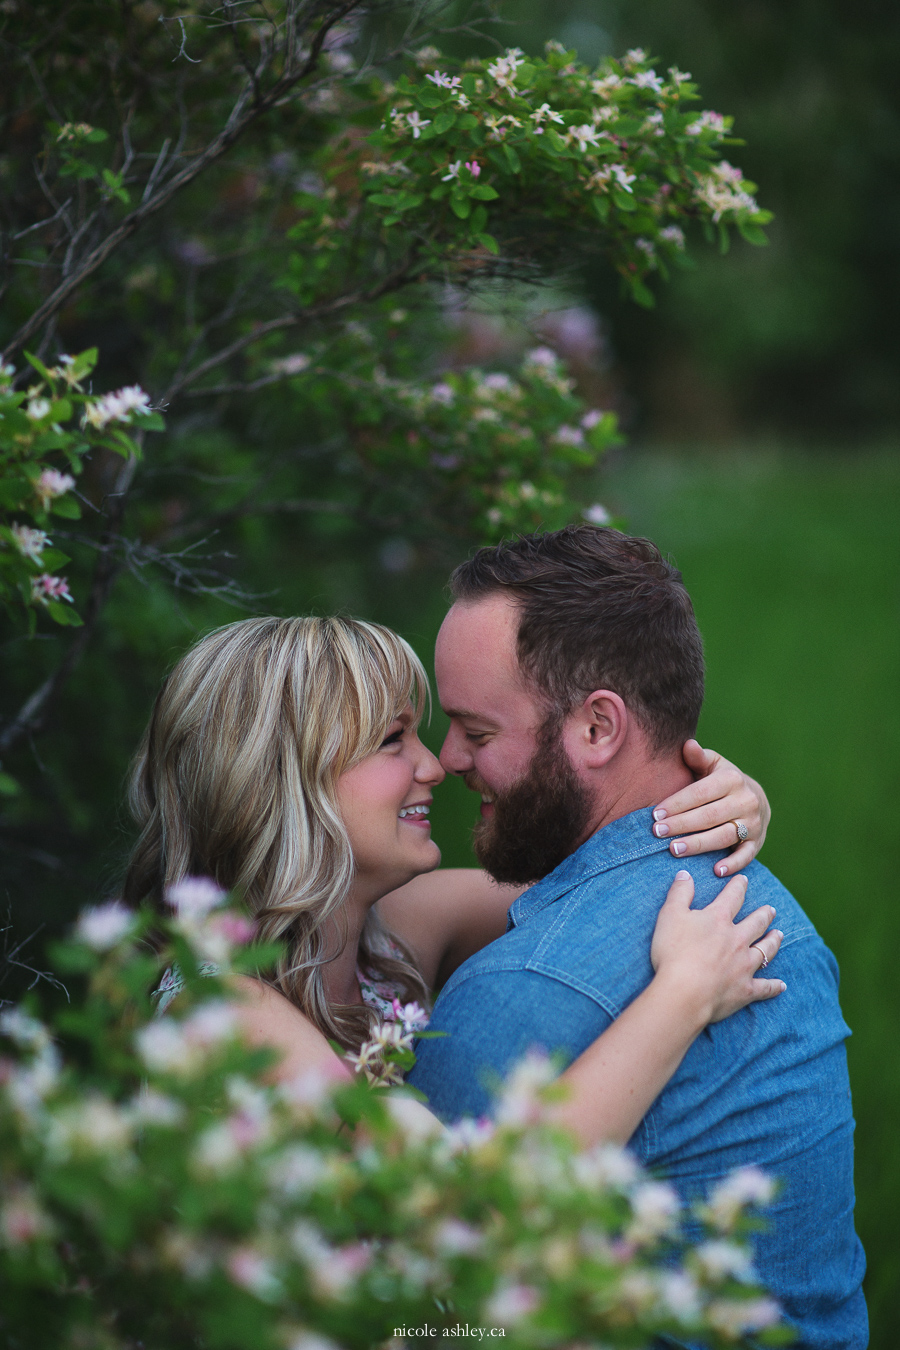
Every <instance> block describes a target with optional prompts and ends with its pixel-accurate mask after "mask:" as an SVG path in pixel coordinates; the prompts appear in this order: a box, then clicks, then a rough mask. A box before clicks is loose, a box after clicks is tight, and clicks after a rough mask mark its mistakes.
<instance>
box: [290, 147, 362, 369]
mask: <svg viewBox="0 0 900 1350" xmlns="http://www.w3.org/2000/svg"><path fill="white" fill-rule="evenodd" d="M362 167H363V168H364V169H365V168H366V165H365V164H364V165H363V166H362ZM369 167H372V166H369ZM375 167H376V168H377V169H378V170H380V169H381V167H382V166H381V165H380V164H379V165H376V166H375ZM308 366H309V357H308V356H307V355H306V353H305V352H294V353H292V355H291V356H281V357H279V358H278V360H277V361H273V362H272V365H271V370H272V374H273V375H300V374H301V373H302V372H303V371H304V370H306V369H307V367H308Z"/></svg>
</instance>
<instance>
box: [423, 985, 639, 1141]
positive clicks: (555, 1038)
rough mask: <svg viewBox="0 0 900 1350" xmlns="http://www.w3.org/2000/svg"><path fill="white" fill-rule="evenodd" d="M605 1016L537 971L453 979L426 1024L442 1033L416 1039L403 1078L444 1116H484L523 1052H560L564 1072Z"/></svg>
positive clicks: (593, 1036)
mask: <svg viewBox="0 0 900 1350" xmlns="http://www.w3.org/2000/svg"><path fill="white" fill-rule="evenodd" d="M611 1021H612V1018H611V1017H610V1015H609V1014H608V1013H607V1012H606V1010H605V1009H604V1008H602V1007H601V1006H600V1005H599V1004H598V1003H596V1002H595V1001H594V1000H593V999H592V998H590V997H589V996H588V995H586V994H584V993H581V992H580V991H579V990H577V989H572V988H570V987H569V986H568V985H567V984H565V983H563V982H562V981H561V980H557V979H554V978H553V977H552V976H548V975H543V974H541V973H539V972H537V971H530V970H521V969H519V970H515V971H489V972H481V973H478V974H473V975H470V976H468V977H467V978H465V979H463V980H460V981H456V980H451V982H450V984H449V985H448V986H447V988H446V989H445V990H444V992H443V993H442V994H441V996H440V998H439V999H438V1001H437V1004H436V1006H435V1010H434V1015H433V1017H432V1019H431V1022H430V1023H429V1028H428V1029H429V1031H439V1032H442V1033H444V1034H443V1035H441V1036H439V1037H436V1038H435V1039H434V1040H431V1039H429V1040H420V1041H418V1042H417V1043H416V1065H415V1068H414V1069H413V1070H412V1072H411V1073H410V1074H409V1076H408V1079H407V1081H408V1082H409V1083H411V1084H412V1086H413V1087H415V1088H418V1089H419V1091H420V1092H424V1093H425V1095H426V1097H427V1098H428V1105H429V1106H430V1107H431V1109H432V1111H434V1112H435V1114H436V1115H438V1116H440V1117H441V1118H442V1119H443V1120H446V1121H452V1120H458V1119H459V1118H460V1117H461V1116H476V1117H481V1116H489V1115H490V1114H491V1111H492V1102H493V1098H494V1096H495V1095H496V1091H497V1089H498V1087H499V1086H500V1084H501V1083H502V1081H503V1079H504V1078H506V1077H507V1075H508V1074H509V1072H510V1070H511V1069H512V1068H513V1066H514V1065H515V1064H516V1063H517V1062H518V1060H520V1059H521V1058H522V1057H523V1056H524V1055H526V1054H527V1053H528V1052H529V1050H535V1049H536V1050H541V1051H544V1052H545V1053H547V1054H549V1055H553V1056H556V1057H558V1061H559V1066H560V1071H562V1069H564V1068H565V1067H566V1066H567V1065H568V1064H570V1063H571V1061H572V1060H573V1059H575V1058H576V1057H577V1056H578V1055H580V1054H581V1052H582V1050H585V1049H586V1048H587V1047H588V1046H589V1045H590V1044H591V1042H592V1041H594V1040H596V1038H597V1037H598V1036H599V1035H600V1033H601V1032H603V1031H605V1030H606V1028H607V1027H608V1026H609V1025H610V1023H611Z"/></svg>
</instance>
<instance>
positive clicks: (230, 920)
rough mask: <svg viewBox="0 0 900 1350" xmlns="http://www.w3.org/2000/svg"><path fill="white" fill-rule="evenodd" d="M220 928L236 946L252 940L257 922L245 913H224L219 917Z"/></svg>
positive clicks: (241, 945)
mask: <svg viewBox="0 0 900 1350" xmlns="http://www.w3.org/2000/svg"><path fill="white" fill-rule="evenodd" d="M219 928H220V929H221V930H222V932H223V933H224V934H225V936H226V937H227V938H228V940H229V941H230V942H233V943H234V945H235V946H236V947H243V946H244V945H245V944H246V943H248V942H252V940H253V938H254V937H255V935H256V924H255V923H254V922H253V920H252V919H247V918H245V917H244V915H243V914H223V915H222V917H221V918H220V919H219Z"/></svg>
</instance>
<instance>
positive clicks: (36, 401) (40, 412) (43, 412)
mask: <svg viewBox="0 0 900 1350" xmlns="http://www.w3.org/2000/svg"><path fill="white" fill-rule="evenodd" d="M49 411H50V400H49V399H46V398H33V399H31V400H30V402H29V404H28V406H27V408H26V409H25V416H26V417H30V418H31V420H32V422H40V421H41V419H42V418H44V417H46V416H47V414H48V413H49Z"/></svg>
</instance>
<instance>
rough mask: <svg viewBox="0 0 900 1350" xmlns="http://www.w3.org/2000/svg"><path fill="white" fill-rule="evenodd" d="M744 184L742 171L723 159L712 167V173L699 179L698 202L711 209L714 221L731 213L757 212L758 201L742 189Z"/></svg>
mask: <svg viewBox="0 0 900 1350" xmlns="http://www.w3.org/2000/svg"><path fill="white" fill-rule="evenodd" d="M742 182H743V176H742V174H741V170H740V169H736V168H735V167H734V165H733V164H729V163H728V161H727V160H724V159H723V160H722V162H721V163H720V164H714V165H713V166H712V171H711V172H710V173H708V174H702V175H701V176H700V177H699V179H698V185H697V190H696V197H697V200H698V201H701V202H703V203H704V205H705V206H708V207H709V208H710V210H711V211H712V213H713V220H714V221H719V220H721V218H722V216H723V215H725V214H726V213H727V212H729V211H756V210H757V205H756V200H755V198H753V197H751V195H750V193H749V192H746V191H745V190H744V189H743V188H742V187H741V183H742Z"/></svg>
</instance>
